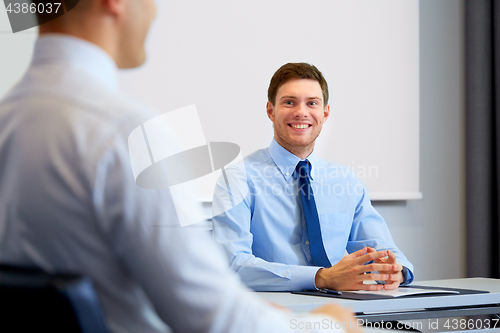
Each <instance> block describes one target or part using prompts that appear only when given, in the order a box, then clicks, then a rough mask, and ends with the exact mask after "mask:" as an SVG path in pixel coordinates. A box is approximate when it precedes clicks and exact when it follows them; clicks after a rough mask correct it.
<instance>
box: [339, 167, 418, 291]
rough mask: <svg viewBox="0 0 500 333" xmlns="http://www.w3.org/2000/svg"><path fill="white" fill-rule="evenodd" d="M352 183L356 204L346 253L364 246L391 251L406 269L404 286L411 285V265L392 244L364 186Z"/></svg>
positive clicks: (357, 180)
mask: <svg viewBox="0 0 500 333" xmlns="http://www.w3.org/2000/svg"><path fill="white" fill-rule="evenodd" d="M353 177H354V176H353ZM354 182H355V184H356V187H355V192H356V196H355V197H356V200H357V202H356V203H355V204H356V209H355V212H354V218H353V223H352V227H351V232H350V235H349V240H348V242H347V252H349V253H352V252H355V251H357V250H360V249H362V248H364V247H365V246H369V247H372V248H374V249H376V250H377V251H385V250H391V251H393V252H394V253H395V254H396V259H397V262H398V263H400V264H401V265H402V266H404V267H406V269H407V273H406V276H404V278H405V283H404V284H405V285H407V284H409V283H411V282H412V281H413V265H412V264H411V263H410V262H409V261H408V259H407V258H406V256H405V255H404V254H403V252H402V251H401V250H399V249H398V247H397V246H396V245H395V244H394V240H393V239H392V236H391V233H390V231H389V228H388V227H387V224H386V222H385V220H384V218H383V217H382V216H381V215H380V214H379V213H378V212H377V211H376V210H375V208H374V207H373V206H372V204H371V201H370V199H369V197H368V194H367V193H366V188H365V187H364V185H363V184H362V183H361V181H360V180H359V179H357V178H356V177H354Z"/></svg>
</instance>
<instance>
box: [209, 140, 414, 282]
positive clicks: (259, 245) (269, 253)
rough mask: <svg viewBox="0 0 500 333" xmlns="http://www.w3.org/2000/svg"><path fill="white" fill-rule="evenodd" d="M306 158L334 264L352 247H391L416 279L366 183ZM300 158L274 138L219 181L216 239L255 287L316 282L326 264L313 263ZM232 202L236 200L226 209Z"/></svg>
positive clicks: (336, 167)
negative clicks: (301, 192)
mask: <svg viewBox="0 0 500 333" xmlns="http://www.w3.org/2000/svg"><path fill="white" fill-rule="evenodd" d="M306 160H308V161H309V162H310V163H311V175H310V176H311V187H312V189H313V192H314V198H315V201H316V206H317V209H318V215H319V219H320V227H321V232H322V237H323V244H324V247H325V250H326V253H327V255H328V258H329V260H330V262H331V263H332V265H335V264H336V263H337V262H338V261H339V260H341V259H342V257H343V256H344V254H345V251H346V250H347V252H349V253H352V252H355V251H357V250H360V249H362V248H363V247H365V246H370V247H372V248H375V249H377V250H392V251H394V253H395V254H396V256H397V261H398V262H399V263H401V264H402V265H403V266H404V267H406V268H407V275H406V284H407V283H410V282H411V281H412V280H413V273H412V271H413V265H412V264H411V263H410V262H409V261H408V260H407V259H406V257H405V256H404V254H403V253H402V252H401V251H400V250H399V249H398V248H397V247H396V245H395V244H394V241H393V240H392V237H391V234H390V232H389V229H388V228H387V224H386V223H385V221H384V219H383V218H382V217H381V216H380V214H378V213H377V211H376V210H375V208H373V206H372V204H371V202H370V199H369V198H368V195H367V193H366V189H365V187H364V185H363V184H362V183H361V181H360V180H359V179H358V178H357V177H356V176H355V175H354V174H353V173H352V171H351V170H350V169H348V168H347V167H343V166H341V165H337V164H332V163H330V162H327V161H324V160H321V159H319V158H317V157H316V156H315V154H314V152H313V153H312V154H311V155H309V157H308V158H307V159H306ZM299 161H300V158H299V157H297V156H295V155H293V154H292V153H290V152H289V151H287V150H286V149H285V148H283V147H282V146H280V145H279V144H278V143H277V142H276V141H275V140H274V139H273V140H272V142H271V145H270V146H269V147H268V148H266V149H261V150H258V151H256V152H254V153H253V154H251V155H249V156H248V157H246V158H245V159H244V162H242V163H239V164H235V165H232V166H231V167H229V168H228V169H227V170H226V174H225V177H221V178H220V179H219V180H218V182H217V186H216V189H215V193H214V208H215V209H217V210H219V211H224V212H223V213H221V214H219V213H217V214H214V215H216V216H214V218H213V221H214V237H215V239H216V240H217V241H218V242H219V243H220V244H221V245H222V246H223V248H224V249H225V251H226V253H227V255H228V257H229V260H230V262H231V266H232V268H233V269H234V270H235V271H236V272H237V273H238V275H239V276H240V278H241V279H242V280H243V282H244V283H245V284H246V285H248V286H249V287H251V288H253V289H254V290H257V291H290V290H292V291H293V290H302V289H314V288H315V283H314V280H315V276H316V272H317V271H318V270H319V269H320V268H321V267H315V266H314V264H313V261H312V259H311V254H310V251H309V238H308V235H307V225H306V222H305V219H304V214H303V212H302V203H301V201H300V200H301V199H300V196H299V195H298V190H299V186H298V175H297V173H296V172H295V167H296V165H297V163H298V162H299ZM243 165H244V166H243ZM242 175H244V176H245V177H242ZM245 178H246V179H245ZM228 179H229V180H230V181H229V182H228V181H227V180H228ZM242 189H244V190H242ZM242 193H243V195H242ZM227 202H231V203H233V206H232V207H231V208H230V209H227V208H226V209H221V208H220V207H227Z"/></svg>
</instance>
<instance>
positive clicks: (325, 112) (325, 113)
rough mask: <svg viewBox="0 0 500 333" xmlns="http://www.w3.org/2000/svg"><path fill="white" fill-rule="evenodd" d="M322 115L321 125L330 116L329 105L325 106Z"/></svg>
mask: <svg viewBox="0 0 500 333" xmlns="http://www.w3.org/2000/svg"><path fill="white" fill-rule="evenodd" d="M323 112H324V114H323V124H324V123H325V122H326V120H327V119H328V117H329V116H330V104H327V105H326V106H325V111H323Z"/></svg>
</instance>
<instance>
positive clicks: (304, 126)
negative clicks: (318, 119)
mask: <svg viewBox="0 0 500 333" xmlns="http://www.w3.org/2000/svg"><path fill="white" fill-rule="evenodd" d="M291 126H292V127H293V128H300V129H303V128H308V127H309V125H291Z"/></svg>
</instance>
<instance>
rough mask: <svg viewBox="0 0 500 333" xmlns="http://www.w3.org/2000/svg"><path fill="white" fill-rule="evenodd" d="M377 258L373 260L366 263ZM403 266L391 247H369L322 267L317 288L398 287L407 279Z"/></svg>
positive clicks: (377, 288)
mask: <svg viewBox="0 0 500 333" xmlns="http://www.w3.org/2000/svg"><path fill="white" fill-rule="evenodd" d="M372 260H373V263H371V264H367V265H365V263H367V262H370V261H372ZM402 269H403V266H402V265H401V264H398V263H397V262H396V255H395V254H394V252H392V251H391V250H387V251H377V250H375V249H373V248H371V247H365V248H363V249H361V250H359V251H356V252H353V253H351V254H349V255H347V256H345V257H344V258H342V260H340V261H339V262H338V263H337V264H335V265H334V266H332V267H329V268H321V269H320V270H318V272H317V273H316V278H315V283H316V287H317V288H320V289H322V288H325V289H333V290H382V289H386V290H390V289H396V288H397V287H399V285H400V284H401V283H402V282H403V281H404V280H403V273H402ZM376 280H382V281H385V285H384V284H364V283H363V282H364V281H376Z"/></svg>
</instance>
